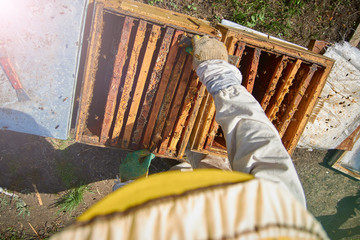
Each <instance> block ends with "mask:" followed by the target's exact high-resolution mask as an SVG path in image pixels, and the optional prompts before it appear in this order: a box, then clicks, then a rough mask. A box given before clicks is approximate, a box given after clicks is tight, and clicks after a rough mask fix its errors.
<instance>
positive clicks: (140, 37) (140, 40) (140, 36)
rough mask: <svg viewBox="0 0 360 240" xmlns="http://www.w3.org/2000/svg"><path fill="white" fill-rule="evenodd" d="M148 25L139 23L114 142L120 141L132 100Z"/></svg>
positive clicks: (113, 136)
mask: <svg viewBox="0 0 360 240" xmlns="http://www.w3.org/2000/svg"><path fill="white" fill-rule="evenodd" d="M146 25H147V23H146V22H145V21H142V20H140V21H139V26H138V28H137V31H136V36H135V40H134V46H133V48H132V51H131V57H130V60H129V66H128V69H127V73H126V77H125V81H124V84H123V85H122V87H123V90H122V93H121V97H120V102H119V108H118V111H117V114H116V120H115V126H114V130H113V134H112V140H113V141H117V140H119V136H120V133H121V129H122V128H123V123H124V118H125V112H126V109H127V106H128V102H129V99H130V93H131V90H132V87H133V83H134V80H135V73H136V69H137V65H138V62H139V55H140V50H141V48H142V46H143V44H144V38H145V31H146Z"/></svg>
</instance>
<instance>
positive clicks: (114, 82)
mask: <svg viewBox="0 0 360 240" xmlns="http://www.w3.org/2000/svg"><path fill="white" fill-rule="evenodd" d="M133 24H134V19H133V18H131V17H125V20H124V23H123V27H122V31H121V36H120V42H119V46H118V51H117V54H116V56H115V62H114V72H113V75H112V78H111V82H110V87H109V92H108V95H107V101H106V107H105V113H104V120H103V124H102V128H101V134H100V142H101V143H103V144H104V143H105V142H106V141H107V140H108V138H109V132H110V128H111V124H112V122H113V119H114V113H115V106H116V101H117V95H118V92H119V87H120V81H121V76H122V74H123V68H124V64H125V61H126V55H127V51H128V45H129V39H130V34H131V29H132V27H133Z"/></svg>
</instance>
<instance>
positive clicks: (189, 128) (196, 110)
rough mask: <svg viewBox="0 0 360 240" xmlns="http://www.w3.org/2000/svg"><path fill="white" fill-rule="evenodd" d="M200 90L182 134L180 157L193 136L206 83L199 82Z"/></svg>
mask: <svg viewBox="0 0 360 240" xmlns="http://www.w3.org/2000/svg"><path fill="white" fill-rule="evenodd" d="M198 87H199V90H198V94H197V96H196V100H195V101H194V104H193V107H192V108H191V112H190V114H189V116H190V117H189V119H188V120H187V122H186V124H185V126H186V127H185V129H184V131H183V134H182V136H181V139H180V142H181V144H180V146H179V150H178V158H182V157H183V155H184V152H185V148H186V147H187V144H188V141H189V138H190V137H191V132H192V130H193V127H192V126H194V123H195V120H196V118H197V114H198V113H199V112H200V111H199V108H200V106H201V102H202V100H203V98H204V96H205V90H206V87H205V85H203V84H201V83H199V86H198Z"/></svg>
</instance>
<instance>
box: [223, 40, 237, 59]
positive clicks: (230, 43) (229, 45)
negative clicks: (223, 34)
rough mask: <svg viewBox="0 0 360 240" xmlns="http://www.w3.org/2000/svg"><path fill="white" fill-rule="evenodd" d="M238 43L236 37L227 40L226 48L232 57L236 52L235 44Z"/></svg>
mask: <svg viewBox="0 0 360 240" xmlns="http://www.w3.org/2000/svg"><path fill="white" fill-rule="evenodd" d="M236 42H237V39H236V38H235V37H229V38H228V39H227V40H226V43H225V46H226V48H227V51H228V53H229V54H230V55H234V51H235V43H236Z"/></svg>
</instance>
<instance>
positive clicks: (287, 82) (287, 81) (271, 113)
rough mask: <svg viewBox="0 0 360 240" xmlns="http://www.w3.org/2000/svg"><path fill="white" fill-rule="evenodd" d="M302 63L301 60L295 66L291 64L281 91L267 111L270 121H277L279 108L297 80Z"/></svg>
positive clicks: (278, 91)
mask: <svg viewBox="0 0 360 240" xmlns="http://www.w3.org/2000/svg"><path fill="white" fill-rule="evenodd" d="M301 63H302V61H301V60H300V59H297V60H296V61H295V63H294V64H291V67H290V68H289V71H288V72H286V73H285V76H284V77H283V79H282V82H281V85H280V87H279V89H278V90H277V92H276V94H275V96H274V97H273V100H272V102H271V103H270V106H269V107H268V108H267V109H266V115H267V116H268V118H269V120H270V121H273V120H274V119H275V116H276V113H277V112H278V111H279V107H280V105H281V103H282V101H283V99H284V97H285V95H286V94H287V93H288V92H289V88H290V86H291V85H292V82H293V80H294V78H295V75H296V73H297V71H298V70H299V68H300V65H301Z"/></svg>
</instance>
